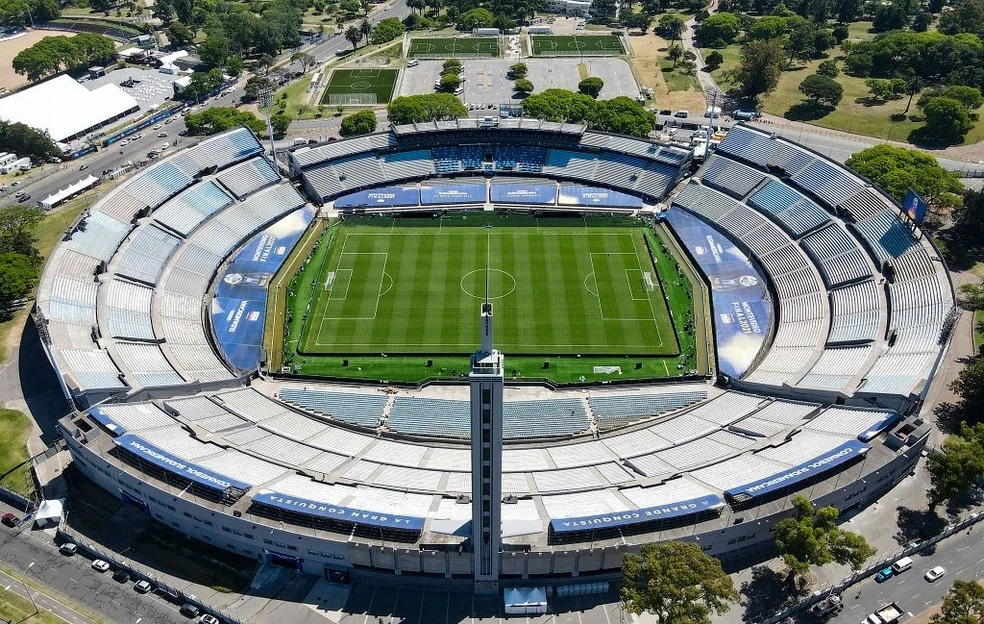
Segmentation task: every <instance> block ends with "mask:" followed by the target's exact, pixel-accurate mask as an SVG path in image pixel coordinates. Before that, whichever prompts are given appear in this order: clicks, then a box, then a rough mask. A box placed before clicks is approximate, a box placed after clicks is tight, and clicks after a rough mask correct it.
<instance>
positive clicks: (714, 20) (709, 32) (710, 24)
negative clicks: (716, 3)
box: [697, 12, 741, 47]
mask: <svg viewBox="0 0 984 624" xmlns="http://www.w3.org/2000/svg"><path fill="white" fill-rule="evenodd" d="M740 32H741V20H740V19H738V16H737V15H735V14H734V13H726V12H722V13H715V14H714V15H712V16H710V17H708V18H707V19H706V20H704V21H703V22H701V24H700V27H699V28H698V29H697V40H698V41H699V42H700V45H701V47H716V46H717V45H719V44H718V43H717V42H719V41H723V42H724V43H725V44H728V43H731V42H732V41H734V40H735V37H737V36H738V33H740Z"/></svg>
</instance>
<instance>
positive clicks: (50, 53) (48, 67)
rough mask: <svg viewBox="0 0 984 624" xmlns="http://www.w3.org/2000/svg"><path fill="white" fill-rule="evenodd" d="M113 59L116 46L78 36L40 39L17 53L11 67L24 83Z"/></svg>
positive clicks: (95, 37)
mask: <svg viewBox="0 0 984 624" xmlns="http://www.w3.org/2000/svg"><path fill="white" fill-rule="evenodd" d="M115 58H116V44H115V43H114V42H113V40H112V39H110V38H109V37H104V36H102V35H93V34H90V33H80V34H78V35H75V36H74V37H65V36H61V35H59V36H54V37H44V38H43V39H41V40H40V41H38V42H37V43H35V44H34V45H32V46H30V47H28V48H25V49H23V50H21V51H20V52H18V53H17V56H15V57H14V59H13V61H12V62H11V65H12V66H13V68H14V71H15V72H16V73H18V74H22V75H26V76H27V79H28V80H32V81H33V80H40V79H41V78H44V77H45V76H48V75H51V74H54V73H57V72H59V71H61V70H62V69H67V70H73V69H85V68H87V67H91V66H92V65H106V64H108V63H110V62H111V61H113V59H115Z"/></svg>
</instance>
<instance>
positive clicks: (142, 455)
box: [34, 119, 954, 588]
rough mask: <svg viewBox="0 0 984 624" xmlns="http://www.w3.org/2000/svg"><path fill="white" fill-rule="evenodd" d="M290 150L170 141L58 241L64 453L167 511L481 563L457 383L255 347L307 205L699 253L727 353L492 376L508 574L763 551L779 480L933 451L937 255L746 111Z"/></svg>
mask: <svg viewBox="0 0 984 624" xmlns="http://www.w3.org/2000/svg"><path fill="white" fill-rule="evenodd" d="M289 160H290V167H291V169H292V177H293V179H294V180H296V182H297V185H298V186H299V187H300V188H301V189H303V192H304V194H305V195H306V197H302V195H301V194H300V193H299V191H298V190H297V188H295V186H294V185H293V183H291V182H290V181H288V180H281V179H280V178H279V176H278V175H277V172H276V171H275V170H274V169H273V168H272V167H271V165H270V164H269V163H268V162H267V161H266V160H265V159H264V157H263V155H262V148H261V146H260V143H259V141H258V140H257V139H256V137H255V136H253V135H252V134H251V133H250V132H249V131H248V130H245V129H242V130H236V131H233V132H230V133H226V134H223V135H220V136H217V137H214V138H211V139H208V140H206V141H203V142H201V143H200V144H198V145H197V146H194V147H191V148H188V149H185V150H183V151H181V152H178V153H176V154H174V155H173V156H171V157H170V158H168V159H166V160H163V161H160V162H158V163H155V164H154V165H152V166H150V167H148V168H146V169H143V170H142V171H140V172H138V173H137V174H136V175H135V176H134V177H133V178H132V179H131V180H129V181H128V182H127V183H125V184H123V185H120V186H119V187H117V188H116V189H113V190H111V191H110V192H108V193H107V194H106V195H105V196H104V197H102V198H101V199H100V200H99V201H97V202H96V203H95V204H93V206H92V208H91V209H90V210H89V211H88V212H87V213H86V214H85V215H83V217H82V219H81V221H80V223H78V224H76V225H74V226H73V227H72V228H71V229H70V231H69V232H68V233H67V235H66V237H65V239H64V240H63V242H61V243H60V244H59V245H58V246H57V247H56V249H55V250H54V252H53V253H52V256H51V258H50V259H49V261H48V263H47V266H46V268H45V272H44V275H43V278H42V281H41V286H40V288H39V295H38V301H37V305H36V309H35V314H34V318H35V322H36V324H37V326H38V330H39V333H40V335H41V337H42V342H43V344H44V348H45V351H46V353H47V354H48V356H49V359H50V360H51V362H52V365H53V366H54V368H55V370H56V372H57V374H58V378H59V381H60V383H61V384H62V387H63V390H64V392H65V395H66V397H68V398H69V399H70V400H71V401H72V402H73V405H74V406H75V408H76V412H75V413H74V414H73V415H72V416H70V417H67V418H65V419H63V420H62V421H61V423H60V427H61V430H62V433H63V435H64V438H65V439H66V441H67V444H68V448H69V450H70V451H71V454H72V456H73V459H74V462H75V465H76V466H77V467H78V468H79V470H81V471H82V472H83V473H84V474H86V475H87V476H89V477H90V478H91V479H93V480H94V481H95V482H96V483H98V484H99V485H100V486H102V487H103V488H105V489H106V490H107V491H109V492H112V493H113V494H115V495H117V496H119V497H121V498H122V499H124V500H125V501H128V502H129V503H132V504H134V505H136V506H138V507H139V508H141V509H143V510H144V511H145V512H146V513H147V514H149V515H150V516H152V517H154V518H156V519H158V520H159V521H161V522H162V523H164V524H166V525H169V526H171V527H173V528H175V529H177V530H179V531H181V532H183V533H185V534H187V535H190V536H192V537H196V538H198V539H201V540H204V541H206V542H208V543H210V544H213V545H216V546H219V547H222V548H226V549H228V550H231V551H235V552H237V553H240V554H245V555H247V556H249V557H253V558H256V559H261V560H267V561H273V562H276V563H279V564H282V565H289V566H293V567H296V568H297V569H299V570H303V571H305V572H308V573H311V574H318V575H321V574H324V575H326V576H328V577H329V578H331V579H334V580H339V581H345V580H347V579H349V578H350V577H351V576H352V575H356V576H358V575H367V576H375V575H377V574H397V575H399V576H400V577H401V578H404V579H406V578H420V579H423V580H425V581H426V580H428V579H442V580H441V582H442V583H446V584H448V585H449V586H452V585H455V584H456V583H460V585H461V587H462V588H465V587H468V588H470V587H472V585H471V582H472V579H473V577H474V574H475V564H474V562H475V561H476V558H475V557H474V555H473V552H472V547H471V544H470V542H469V536H468V527H469V525H470V523H471V521H472V517H473V504H472V503H473V500H472V496H473V492H472V490H473V485H472V484H473V481H472V478H471V471H472V460H471V457H470V455H469V448H468V440H467V439H462V437H461V436H455V435H449V432H453V431H456V430H461V428H463V429H464V430H465V431H467V430H468V428H469V422H470V418H471V417H470V415H469V411H468V401H467V396H468V390H467V388H466V387H460V388H459V389H458V394H454V393H455V392H456V390H454V389H451V390H449V391H448V392H450V394H451V395H453V396H447V395H444V396H443V397H442V398H437V397H434V396H430V395H428V394H427V390H428V389H426V388H424V389H412V390H407V389H396V388H389V387H379V386H374V387H365V386H353V385H348V386H342V385H339V384H328V383H316V382H312V381H294V380H291V379H278V378H275V377H271V376H270V375H268V374H262V375H258V370H259V369H260V368H261V365H262V362H263V360H264V352H263V346H262V344H263V343H262V334H263V331H262V328H263V324H264V310H265V308H266V295H267V292H266V285H267V284H268V282H269V279H270V276H271V274H272V273H275V272H276V270H277V269H279V268H280V267H281V264H282V263H283V261H284V259H285V258H286V256H287V254H288V253H289V251H290V250H291V249H292V248H293V247H294V246H295V245H296V244H297V241H298V240H299V239H300V237H301V234H302V233H303V232H304V231H305V230H306V229H307V228H309V227H311V224H312V223H313V222H315V219H314V217H315V209H314V208H313V207H312V204H316V205H322V206H324V207H325V208H334V209H338V210H340V211H341V212H343V213H349V214H350V213H360V214H361V213H374V212H384V213H385V212H405V211H410V210H427V211H431V212H433V211H435V210H442V211H444V210H457V209H463V210H474V209H485V208H489V209H491V208H492V207H496V208H499V207H508V208H509V209H511V210H529V209H533V210H536V211H541V212H545V213H549V212H550V211H553V210H556V211H564V212H570V211H572V210H573V211H584V212H587V211H596V212H602V213H627V214H634V213H637V212H640V211H642V212H647V213H651V214H652V215H654V217H656V218H662V219H665V220H667V221H668V222H669V224H670V225H671V226H672V228H673V231H674V232H675V234H676V236H677V238H678V240H679V244H680V246H681V247H682V248H684V249H686V250H687V251H688V252H689V253H690V256H691V259H692V260H693V262H694V263H695V264H696V265H697V266H699V267H700V269H701V270H702V272H703V273H704V276H705V278H706V281H707V286H708V289H709V291H710V296H711V301H712V305H713V310H714V337H715V341H716V352H717V371H718V374H717V376H716V377H715V378H714V379H707V380H704V381H700V380H696V381H695V380H688V381H687V382H686V383H682V382H681V383H665V384H659V385H654V384H652V385H645V386H640V385H636V386H621V387H620V386H596V387H591V388H586V389H575V390H557V391H548V390H545V389H541V390H539V391H537V392H536V393H535V394H531V393H530V392H529V389H516V388H511V387H509V386H508V385H507V387H506V389H505V391H504V398H503V404H502V408H503V412H504V421H505V422H506V423H507V428H506V430H505V431H504V432H503V435H504V438H506V442H505V444H504V448H503V450H502V462H501V463H502V474H501V493H502V502H503V504H502V507H501V510H502V511H501V520H500V523H501V536H502V537H501V540H502V548H501V553H498V565H499V571H500V577H501V579H502V583H503V584H504V585H510V584H514V585H522V584H527V583H536V584H555V583H557V584H559V583H571V582H579V581H583V580H584V579H594V578H607V577H611V576H613V575H615V574H617V573H618V570H619V568H620V566H621V563H622V558H623V556H624V554H625V553H626V552H633V551H635V550H636V549H638V547H639V545H640V544H643V543H647V542H651V541H662V540H687V541H695V542H698V543H699V544H700V545H701V547H702V549H703V550H704V551H705V552H707V553H708V554H711V555H714V556H717V557H720V558H721V559H723V560H726V561H727V560H738V559H739V558H745V557H750V556H752V557H754V556H759V555H761V554H763V553H765V552H767V551H768V549H769V545H770V544H771V533H770V528H771V526H772V525H773V524H774V523H775V522H777V521H779V520H781V519H782V518H784V517H786V515H788V514H789V513H790V512H791V506H790V499H791V498H792V497H793V496H795V495H798V494H802V495H804V496H807V497H808V498H809V499H811V500H813V501H814V502H815V503H817V504H821V505H834V506H836V507H838V508H839V509H841V510H842V512H843V511H848V510H852V509H858V508H862V507H864V506H865V505H868V504H870V503H872V502H874V501H876V500H877V499H878V498H879V497H880V496H881V495H883V494H884V493H885V492H886V491H888V490H889V489H890V488H891V487H893V486H894V485H895V484H897V483H898V482H899V481H901V480H902V479H904V478H905V477H906V476H907V475H908V474H909V473H910V472H911V470H912V469H913V468H914V466H915V465H916V463H917V461H918V460H919V457H920V452H921V451H922V450H923V448H924V446H925V444H926V442H927V440H928V437H929V433H930V425H929V424H928V423H926V422H924V421H923V420H922V419H921V418H920V416H919V407H920V405H921V400H922V398H923V397H924V394H925V392H926V390H927V388H928V386H929V383H930V382H931V381H932V377H933V373H934V372H935V370H936V367H937V366H938V363H939V361H940V358H941V357H942V355H943V353H944V351H945V349H946V345H947V342H948V337H949V331H950V329H951V328H952V320H953V302H954V297H953V290H952V286H951V284H950V281H949V277H948V273H947V270H946V267H945V266H944V264H943V262H942V260H941V259H940V257H939V254H938V253H937V251H936V249H935V248H934V247H933V246H932V244H931V242H929V240H928V239H927V238H926V237H924V236H922V235H921V233H920V232H919V231H918V229H917V228H915V227H914V226H913V225H912V224H910V223H908V222H907V220H906V218H905V216H904V215H903V214H902V213H901V212H900V210H899V207H898V206H897V205H896V204H895V203H894V202H893V201H892V200H891V199H889V198H887V197H886V196H885V194H884V193H882V192H881V191H880V190H878V189H877V188H875V187H873V186H872V185H871V184H870V183H868V182H866V181H865V180H862V179H860V178H858V177H857V176H855V175H854V174H853V173H851V172H849V171H847V170H845V169H844V168H843V167H841V166H840V165H838V164H836V163H833V162H831V161H829V160H828V159H826V158H824V157H823V156H821V155H818V154H816V153H813V152H811V151H809V150H807V149H805V148H803V147H801V146H798V145H796V144H794V143H792V142H789V141H786V140H783V139H779V138H776V137H774V136H770V135H769V134H766V133H762V132H760V131H758V130H755V129H753V128H750V127H745V126H738V127H736V128H734V129H732V130H731V132H730V133H729V134H728V136H727V137H726V138H725V140H724V141H723V142H722V143H721V144H720V146H719V147H718V148H717V151H716V152H715V153H714V155H713V156H711V157H710V158H709V159H708V160H707V161H706V162H705V163H704V164H703V165H702V166H701V167H700V168H699V169H697V170H696V172H693V173H692V172H691V168H692V164H691V158H690V153H689V152H687V151H685V150H680V149H677V148H673V147H668V146H659V145H656V144H654V143H652V142H650V141H646V140H639V139H632V138H628V137H622V136H614V135H608V134H603V133H597V132H591V131H587V130H586V129H585V128H584V127H581V126H574V125H567V124H551V123H548V122H540V121H534V120H525V119H523V120H506V121H503V122H501V123H500V124H499V125H498V127H485V126H484V124H483V122H482V120H474V119H473V120H459V121H452V122H438V123H431V124H425V125H417V126H402V127H396V128H392V129H391V130H389V131H387V132H382V133H378V134H374V135H370V136H366V137H359V138H354V139H348V140H343V141H338V142H334V143H329V144H325V145H322V146H317V147H313V148H310V149H303V150H298V151H295V152H293V153H292V154H291V155H290V159H289ZM500 184H501V185H502V188H499V189H496V187H497V186H499V185H500ZM449 188H450V189H451V190H453V191H454V192H452V193H450V194H447V193H445V194H444V195H443V199H440V198H441V197H442V195H441V193H440V192H441V191H444V190H448V189H449ZM434 189H437V190H436V191H435V190H434ZM496 193H499V195H496ZM456 197H457V198H460V202H459V201H454V198H456ZM561 197H567V198H568V200H566V203H565V202H564V201H561ZM425 198H430V201H428V200H427V199H425ZM445 200H447V201H445ZM435 207H437V208H435ZM462 322H468V320H467V319H464V320H463V321H462ZM507 356H508V354H507ZM510 419H511V420H510ZM508 423H513V424H508ZM512 428H515V429H512Z"/></svg>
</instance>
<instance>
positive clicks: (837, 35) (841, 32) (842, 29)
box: [830, 24, 851, 43]
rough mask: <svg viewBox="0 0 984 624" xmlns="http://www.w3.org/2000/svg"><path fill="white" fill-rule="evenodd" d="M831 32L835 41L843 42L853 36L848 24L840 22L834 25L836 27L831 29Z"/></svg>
mask: <svg viewBox="0 0 984 624" xmlns="http://www.w3.org/2000/svg"><path fill="white" fill-rule="evenodd" d="M830 34H831V35H833V36H834V41H836V42H837V43H843V42H844V41H845V40H846V39H847V38H848V37H850V36H851V31H850V30H848V28H847V26H845V25H843V24H838V25H837V26H834V29H833V30H832V31H830Z"/></svg>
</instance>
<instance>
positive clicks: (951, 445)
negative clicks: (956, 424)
mask: <svg viewBox="0 0 984 624" xmlns="http://www.w3.org/2000/svg"><path fill="white" fill-rule="evenodd" d="M979 362H980V360H976V361H975V362H974V363H972V364H970V365H968V366H967V367H966V368H964V370H962V371H961V372H960V376H961V379H957V380H955V381H954V382H953V385H958V384H961V385H962V384H963V383H966V382H969V381H974V382H978V383H979V382H981V381H982V380H984V366H982V365H980V364H979ZM968 371H969V372H968ZM965 373H967V374H965ZM974 392H975V393H978V394H979V393H980V392H981V391H980V390H979V389H974ZM974 400H975V401H978V402H979V401H980V400H981V397H975V398H974ZM964 401H965V408H966V399H965V400H964ZM965 411H966V409H965ZM927 468H928V469H929V479H930V488H929V492H927V494H928V496H929V506H930V508H935V507H936V506H937V505H941V504H943V503H950V502H954V501H956V500H957V499H958V498H960V496H962V495H963V494H965V493H966V492H968V491H969V490H970V489H971V488H972V487H973V486H974V483H976V482H977V481H978V480H979V479H980V478H981V477H984V423H978V424H976V425H973V426H971V425H968V424H967V423H961V425H960V431H959V432H958V433H957V434H954V435H951V436H949V437H948V438H947V439H946V440H944V441H943V446H942V447H941V449H940V451H938V452H935V453H931V454H930V456H929V459H928V463H927Z"/></svg>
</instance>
